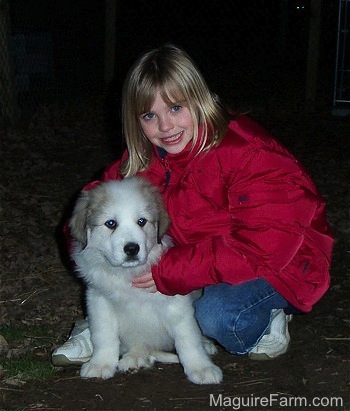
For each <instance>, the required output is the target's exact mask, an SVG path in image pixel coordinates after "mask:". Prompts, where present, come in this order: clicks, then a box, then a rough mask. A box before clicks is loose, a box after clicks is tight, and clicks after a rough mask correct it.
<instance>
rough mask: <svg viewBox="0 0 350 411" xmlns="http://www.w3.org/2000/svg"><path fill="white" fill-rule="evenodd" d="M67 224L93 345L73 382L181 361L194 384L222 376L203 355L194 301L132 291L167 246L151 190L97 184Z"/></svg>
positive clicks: (209, 347) (134, 183) (132, 181)
mask: <svg viewBox="0 0 350 411" xmlns="http://www.w3.org/2000/svg"><path fill="white" fill-rule="evenodd" d="M69 225H70V229H71V233H72V236H73V238H74V239H75V245H74V251H73V259H74V261H75V263H76V265H77V272H78V275H79V276H81V277H82V278H83V280H84V281H85V283H86V286H87V289H86V303H87V312H88V318H89V326H90V331H91V340H92V345H93V355H92V357H91V359H90V361H89V362H87V363H85V364H83V365H82V367H81V370H80V375H81V376H82V377H85V378H92V377H97V378H103V379H107V378H111V377H113V375H114V374H115V373H116V372H117V371H126V370H131V369H139V368H142V367H144V368H149V367H151V366H152V365H153V364H154V363H155V362H156V361H160V362H169V363H170V362H180V363H181V365H182V366H183V368H184V372H185V374H186V375H187V377H188V379H189V380H190V381H192V382H193V383H195V384H218V383H220V382H221V381H222V372H221V370H220V368H219V367H217V366H216V365H214V364H213V362H212V361H211V359H210V357H209V355H208V354H214V353H215V352H216V348H215V346H214V345H213V344H212V343H211V342H210V341H209V340H207V339H205V338H204V337H203V336H202V334H201V332H200V329H199V327H198V324H197V322H196V320H195V318H194V309H193V307H192V302H193V298H194V294H192V295H187V296H182V295H175V296H166V295H163V294H161V293H159V292H155V293H154V292H150V290H145V289H139V288H135V287H132V285H131V282H132V280H133V278H134V277H135V276H138V275H140V274H144V273H148V272H150V270H151V266H152V265H155V264H157V262H158V260H159V258H160V257H161V255H162V254H163V253H164V252H166V250H167V249H168V248H169V247H171V246H172V243H171V240H170V238H169V237H168V236H167V235H165V232H166V230H167V228H168V225H169V217H168V215H167V213H166V211H165V209H164V206H163V204H162V200H161V196H160V194H159V193H158V191H157V189H156V188H155V187H153V186H151V185H150V184H149V183H148V182H146V181H145V180H144V179H141V178H138V177H130V178H125V179H124V180H121V181H110V182H106V183H101V184H99V185H98V186H96V187H95V188H93V189H91V190H89V191H83V192H82V193H81V195H80V197H79V199H78V201H77V203H76V206H75V209H74V211H73V215H72V218H71V220H70V224H69Z"/></svg>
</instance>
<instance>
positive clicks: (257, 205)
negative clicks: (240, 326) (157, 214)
mask: <svg viewBox="0 0 350 411" xmlns="http://www.w3.org/2000/svg"><path fill="white" fill-rule="evenodd" d="M126 155H127V154H125V155H124V158H125V156H126ZM119 166H120V161H117V162H115V163H113V164H112V165H110V166H109V167H108V168H107V169H106V170H105V172H104V174H103V176H102V181H107V180H111V179H120V178H122V177H121V176H120V174H119ZM139 175H141V176H144V177H145V178H147V179H148V180H149V181H150V182H151V183H153V184H155V185H157V186H158V187H160V189H161V191H162V196H163V199H164V203H165V206H166V208H167V210H168V213H169V215H170V217H171V220H172V224H171V227H170V230H169V234H170V235H171V237H172V238H173V240H174V241H175V244H176V246H175V247H173V248H171V249H170V250H169V251H168V252H167V253H166V255H165V256H164V257H163V258H162V259H161V261H160V262H159V264H158V265H157V266H155V267H153V268H152V273H153V277H154V280H155V282H156V284H157V288H158V290H159V291H161V292H162V293H165V294H170V295H174V294H187V293H189V292H190V291H193V290H195V289H198V288H201V287H205V286H208V285H211V284H217V283H221V282H225V283H229V284H239V283H242V282H245V281H249V280H253V279H256V278H260V277H262V278H265V280H267V281H268V282H269V283H270V284H271V285H272V286H273V287H274V288H275V289H276V290H277V291H278V292H279V293H280V294H281V295H282V296H284V297H285V298H286V299H287V300H288V301H289V302H290V303H291V304H292V305H294V306H295V307H296V308H298V309H300V310H302V311H310V310H311V308H312V305H313V304H314V303H315V302H317V301H318V300H319V299H320V298H321V296H322V295H323V294H324V293H325V291H326V290H327V288H328V286H329V268H330V260H331V253H332V245H333V238H332V235H331V232H330V229H329V226H328V224H327V221H326V215H325V203H324V200H323V199H322V197H321V196H320V194H319V193H318V192H317V190H316V188H315V186H314V184H313V182H312V181H311V179H310V177H309V176H308V174H307V172H306V171H305V170H304V168H303V167H302V166H301V165H300V164H299V163H298V161H297V160H296V159H295V158H294V157H293V156H292V155H291V154H290V153H289V152H288V151H287V150H286V149H285V148H284V147H282V146H281V145H280V144H279V143H278V142H277V141H276V140H274V139H273V138H272V137H271V136H270V135H269V134H268V133H267V132H266V131H265V130H264V129H263V128H262V127H260V126H259V125H258V124H256V123H255V122H254V121H253V120H251V119H249V118H248V117H245V116H240V117H238V118H237V119H236V120H234V121H232V122H231V123H230V126H229V129H228V131H227V133H226V136H225V137H224V139H223V141H222V142H221V144H220V145H219V146H218V147H216V148H214V149H211V150H210V151H209V152H207V153H201V154H199V155H197V156H196V153H195V151H191V150H190V148H189V147H188V148H186V149H185V150H184V151H183V152H181V153H180V154H175V155H171V154H167V155H166V157H165V158H162V156H161V153H160V152H159V151H158V150H157V149H155V150H154V154H153V158H152V162H151V164H150V166H149V168H148V169H147V171H145V172H142V173H140V174H139ZM92 184H93V185H94V183H92ZM89 187H91V185H89V186H88V187H87V188H89Z"/></svg>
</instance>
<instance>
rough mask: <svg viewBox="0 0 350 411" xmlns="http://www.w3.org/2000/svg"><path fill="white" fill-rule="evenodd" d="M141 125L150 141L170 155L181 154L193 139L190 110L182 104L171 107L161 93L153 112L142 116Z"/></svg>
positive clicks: (154, 104) (157, 96)
mask: <svg viewBox="0 0 350 411" xmlns="http://www.w3.org/2000/svg"><path fill="white" fill-rule="evenodd" d="M140 124H141V128H142V130H143V132H144V134H145V136H146V137H147V138H148V140H149V141H150V142H151V143H152V144H154V145H156V146H158V147H161V148H163V149H164V150H166V151H167V152H168V153H170V154H178V153H181V151H183V149H184V148H185V147H186V146H187V144H188V143H189V142H190V141H191V140H192V138H193V133H194V127H193V120H192V116H191V113H190V110H189V109H188V108H187V107H186V106H184V105H182V104H181V102H176V103H174V104H171V105H170V106H169V105H168V104H167V103H166V102H165V101H164V100H163V99H162V97H161V95H160V92H159V91H158V92H157V95H156V98H155V100H154V102H153V105H152V107H151V110H150V111H149V112H147V113H143V114H141V115H140Z"/></svg>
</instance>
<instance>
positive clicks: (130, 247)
mask: <svg viewBox="0 0 350 411" xmlns="http://www.w3.org/2000/svg"><path fill="white" fill-rule="evenodd" d="M139 251H140V246H139V245H138V244H136V243H127V244H125V246H124V253H125V254H126V255H127V256H128V259H133V258H134V257H136V256H137V254H138V253H139Z"/></svg>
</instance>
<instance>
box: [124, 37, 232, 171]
mask: <svg viewBox="0 0 350 411" xmlns="http://www.w3.org/2000/svg"><path fill="white" fill-rule="evenodd" d="M158 90H160V93H161V96H162V98H163V99H164V101H165V102H166V103H167V104H169V105H170V104H173V103H174V102H180V101H181V103H182V104H185V105H186V106H187V107H188V109H189V111H190V113H191V115H192V119H193V124H194V125H196V124H197V125H198V126H201V128H202V130H203V131H202V132H201V133H200V135H199V134H198V127H194V130H195V131H194V136H193V140H192V144H193V146H194V145H195V144H196V143H197V140H198V139H200V144H199V149H198V153H200V152H202V151H204V150H209V149H210V148H212V147H213V146H216V145H218V144H219V143H220V142H221V140H222V139H223V137H224V135H225V132H226V130H227V127H228V123H229V120H230V113H229V111H228V110H227V109H226V108H225V107H224V106H223V105H222V104H221V103H220V101H219V99H218V97H217V96H216V95H215V94H213V93H212V92H211V91H210V90H209V87H208V85H207V83H206V82H205V80H204V78H203V76H202V75H201V73H200V71H199V70H198V69H197V67H196V65H195V64H194V62H193V61H192V60H191V58H190V57H189V56H188V55H187V54H186V53H185V52H184V51H183V50H181V49H180V48H178V47H176V46H174V45H171V44H167V45H164V46H162V47H160V48H158V49H154V50H151V51H150V52H148V53H146V54H144V55H143V56H142V57H141V58H140V59H139V60H137V61H136V63H135V64H134V65H133V66H132V67H131V69H130V71H129V74H128V76H127V79H126V81H125V83H124V87H123V103H122V117H123V132H124V138H125V141H126V144H127V148H128V153H129V157H128V159H127V160H126V161H125V162H124V163H123V164H122V167H121V173H122V174H123V175H124V176H131V175H134V174H136V173H137V172H139V171H144V170H145V169H147V167H148V166H149V164H150V161H151V156H152V150H153V148H152V143H150V142H149V140H148V139H147V137H146V136H145V135H144V133H143V131H142V128H141V125H140V115H141V114H143V113H146V112H148V111H150V109H151V107H152V105H153V102H154V99H155V97H156V94H157V92H158ZM193 146H192V147H193Z"/></svg>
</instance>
